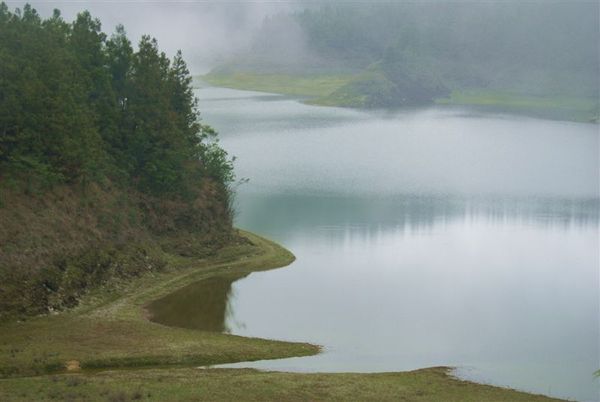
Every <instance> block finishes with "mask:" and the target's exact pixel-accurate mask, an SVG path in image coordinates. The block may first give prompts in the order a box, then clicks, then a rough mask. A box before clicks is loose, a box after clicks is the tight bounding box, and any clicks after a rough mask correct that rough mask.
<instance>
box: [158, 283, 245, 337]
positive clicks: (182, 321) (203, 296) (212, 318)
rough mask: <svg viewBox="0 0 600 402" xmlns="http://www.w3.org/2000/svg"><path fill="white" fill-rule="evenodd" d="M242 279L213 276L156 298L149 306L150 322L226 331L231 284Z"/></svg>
mask: <svg viewBox="0 0 600 402" xmlns="http://www.w3.org/2000/svg"><path fill="white" fill-rule="evenodd" d="M245 276H246V275H243V274H237V275H223V276H214V277H211V278H208V279H205V280H202V281H200V282H197V283H193V284H191V285H189V286H186V287H184V288H182V289H180V290H178V291H176V292H174V293H171V294H169V295H167V296H165V297H163V298H161V299H158V300H156V301H154V302H153V303H151V304H150V305H149V306H148V310H149V311H150V313H151V315H152V318H151V320H152V321H154V322H158V323H161V324H164V325H169V326H174V327H183V328H193V329H200V330H204V331H215V332H229V330H230V329H229V328H227V325H226V322H227V320H228V318H230V317H231V316H232V315H233V312H232V311H231V308H230V306H229V305H228V300H229V298H230V297H231V296H232V288H231V284H232V283H233V282H234V281H236V280H238V279H241V278H243V277H245Z"/></svg>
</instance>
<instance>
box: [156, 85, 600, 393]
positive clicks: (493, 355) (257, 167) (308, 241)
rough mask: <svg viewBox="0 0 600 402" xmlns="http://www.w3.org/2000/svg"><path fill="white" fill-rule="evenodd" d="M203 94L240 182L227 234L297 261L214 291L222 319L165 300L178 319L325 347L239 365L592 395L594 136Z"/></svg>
mask: <svg viewBox="0 0 600 402" xmlns="http://www.w3.org/2000/svg"><path fill="white" fill-rule="evenodd" d="M198 95H199V96H200V98H201V102H200V106H201V110H202V112H203V117H204V119H205V121H206V122H207V123H210V124H211V125H212V126H214V127H215V128H216V129H217V130H218V131H219V132H220V133H221V137H222V145H223V146H224V147H225V148H226V149H227V150H228V151H229V152H230V153H231V154H233V155H236V156H237V158H238V160H237V163H236V167H237V172H238V176H239V177H248V178H250V182H249V183H248V184H245V185H242V186H240V188H239V190H238V197H237V200H238V208H237V209H238V216H237V218H236V222H237V225H238V226H239V227H242V228H244V229H248V230H251V231H254V232H256V233H259V234H262V235H265V236H267V237H270V238H272V239H274V240H276V241H278V242H280V243H281V244H283V245H285V246H286V247H287V248H289V249H290V250H291V251H292V252H294V254H295V255H296V256H297V261H296V262H295V263H293V264H292V265H290V266H289V267H286V268H283V269H279V270H275V271H268V272H261V273H253V274H251V275H249V276H247V277H245V278H243V279H240V280H236V281H233V279H235V278H232V279H231V281H229V282H227V283H225V284H220V285H219V291H218V292H213V294H212V296H210V298H211V300H212V299H213V298H214V297H215V294H217V293H218V294H219V295H220V296H218V297H217V298H219V297H220V298H221V299H219V300H220V301H218V302H216V305H218V307H216V308H203V307H197V308H189V306H190V305H192V304H193V303H191V302H190V300H196V302H195V303H197V304H198V305H200V304H202V300H203V297H204V296H203V295H206V294H208V293H207V292H208V290H207V289H206V287H204V288H203V287H202V285H196V286H198V287H197V288H194V287H190V288H188V289H187V290H186V291H185V292H184V293H185V295H187V296H185V297H183V296H182V297H181V298H179V299H178V297H177V296H176V295H172V296H171V297H172V299H171V300H170V302H169V304H171V307H169V308H170V309H171V310H168V311H167V315H171V316H173V317H176V316H177V317H178V318H177V320H176V321H177V322H176V323H174V325H180V326H190V327H202V326H203V325H206V324H207V323H208V324H209V325H210V326H212V328H213V329H217V330H226V331H228V332H231V333H234V334H240V335H248V336H258V337H266V338H276V339H286V340H297V341H306V342H311V343H316V344H320V345H323V346H324V347H325V352H324V353H323V354H321V355H318V356H315V357H306V358H296V359H284V360H277V361H265V362H255V363H244V364H240V365H241V366H245V367H260V368H266V369H286V370H294V371H392V370H410V369H416V368H422V367H427V366H434V365H451V366H456V367H459V370H458V371H457V372H458V374H459V375H461V376H463V377H466V378H471V379H476V380H478V381H484V382H489V383H493V384H498V385H505V386H510V387H513V388H518V389H522V390H525V391H530V392H536V393H543V394H548V395H553V396H558V397H566V398H567V397H568V398H576V399H579V400H597V399H598V392H599V388H598V381H597V380H594V379H593V372H594V371H595V370H597V369H598V368H600V363H599V353H600V347H599V339H600V330H599V296H600V295H599V291H598V288H599V273H598V271H599V266H600V265H599V264H600V261H599V258H600V257H599V254H600V250H599V245H598V241H599V235H598V227H599V213H598V208H599V205H600V203H599V188H598V186H599V172H598V163H599V161H598V160H599V157H598V150H599V135H598V127H597V126H594V125H588V124H578V123H566V122H556V121H544V120H537V119H529V118H523V117H514V116H502V115H484V114H476V113H471V112H468V111H465V110H461V109H427V110H413V111H409V112H403V113H386V112H370V113H366V112H359V111H353V110H345V109H337V108H319V107H312V106H307V105H303V104H300V103H298V102H296V101H295V100H293V99H286V98H285V97H280V96H271V95H266V94H259V93H253V92H243V91H235V90H227V89H217V88H203V89H200V90H199V91H198ZM209 293H210V292H209ZM177 300H181V303H184V304H185V305H186V306H187V307H185V308H184V307H178V306H181V305H178V304H177V303H179V302H178V301H177ZM169 311H170V312H169ZM207 329H209V328H207Z"/></svg>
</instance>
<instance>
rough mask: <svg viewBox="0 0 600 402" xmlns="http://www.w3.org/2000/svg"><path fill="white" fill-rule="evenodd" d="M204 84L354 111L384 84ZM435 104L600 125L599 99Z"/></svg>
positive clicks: (473, 93) (464, 97)
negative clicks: (289, 96)
mask: <svg viewBox="0 0 600 402" xmlns="http://www.w3.org/2000/svg"><path fill="white" fill-rule="evenodd" d="M202 80H203V81H205V82H206V83H208V84H210V85H213V86H217V87H225V88H234V89H241V90H252V91H259V92H269V93H277V94H284V95H294V96H302V97H308V98H310V99H308V100H306V101H305V103H307V104H311V105H318V106H337V107H352V108H364V107H370V105H369V104H368V103H369V91H370V89H369V87H368V86H369V85H370V83H374V85H382V83H383V81H382V80H381V77H378V76H376V75H373V73H372V72H371V71H368V70H366V71H363V72H362V73H358V74H350V73H345V74H315V75H296V74H259V73H249V72H244V73H239V72H238V73H223V72H218V73H210V74H207V75H205V76H203V77H202ZM383 89H384V88H383ZM371 92H372V91H371ZM435 103H436V104H438V105H455V106H470V107H474V108H479V109H482V110H487V111H493V112H504V113H516V114H524V115H529V116H535V117H541V118H547V119H553V120H568V121H579V122H598V118H599V105H598V99H597V98H586V97H575V96H564V95H550V94H549V95H527V94H519V93H516V92H508V91H499V90H489V89H472V90H465V91H453V92H452V94H451V95H450V96H449V97H448V98H443V99H437V100H436V102H435Z"/></svg>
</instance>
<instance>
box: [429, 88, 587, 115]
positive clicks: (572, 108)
mask: <svg viewBox="0 0 600 402" xmlns="http://www.w3.org/2000/svg"><path fill="white" fill-rule="evenodd" d="M436 103H438V104H441V105H464V106H475V107H481V108H484V109H487V110H493V111H499V112H509V113H521V114H528V115H534V116H539V117H544V118H550V119H558V120H571V121H582V122H594V121H595V122H597V121H598V111H599V109H598V108H599V105H598V99H597V98H585V97H569V96H561V95H526V94H519V93H516V92H506V91H495V90H483V89H481V90H468V91H454V92H452V94H451V95H450V97H448V98H444V99H438V100H437V101H436Z"/></svg>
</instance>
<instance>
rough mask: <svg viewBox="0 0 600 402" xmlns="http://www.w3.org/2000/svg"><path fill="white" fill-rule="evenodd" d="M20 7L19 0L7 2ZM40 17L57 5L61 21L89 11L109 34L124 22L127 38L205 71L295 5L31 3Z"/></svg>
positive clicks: (196, 71) (247, 43)
mask: <svg viewBox="0 0 600 402" xmlns="http://www.w3.org/2000/svg"><path fill="white" fill-rule="evenodd" d="M6 3H7V4H8V6H9V8H11V9H14V8H16V7H20V8H22V7H23V5H24V4H25V3H24V2H22V1H6ZM29 3H30V4H31V5H32V6H33V7H34V8H35V9H36V10H37V11H38V12H39V13H40V15H41V16H42V17H44V18H46V17H49V16H51V15H52V12H53V10H54V9H59V10H60V11H61V15H62V16H63V18H64V19H65V20H66V21H72V20H73V19H74V18H75V17H76V15H77V14H78V13H79V12H81V11H83V10H88V11H90V13H91V14H92V16H93V17H95V18H98V19H99V20H100V21H101V22H102V29H103V30H104V31H105V32H106V33H107V34H110V33H112V32H114V30H115V27H116V26H117V25H118V24H123V25H124V26H125V30H126V31H127V34H128V36H129V37H130V39H131V40H132V42H134V43H137V42H138V41H139V39H140V37H141V36H142V35H145V34H148V35H151V36H153V37H155V38H156V39H157V40H158V43H159V46H160V48H161V50H163V51H164V52H165V53H166V54H168V55H170V56H172V55H173V54H174V53H175V52H176V51H177V50H179V49H181V50H182V51H183V53H184V57H185V58H186V61H187V62H188V65H189V66H190V70H191V71H192V73H194V74H200V73H203V72H206V71H207V70H208V69H210V68H211V67H212V66H214V65H215V64H218V63H219V62H220V61H221V60H223V59H225V58H229V57H231V56H232V55H235V54H236V53H238V52H240V51H242V50H245V49H247V48H248V47H249V46H250V43H251V41H252V40H253V35H254V34H255V32H256V31H257V29H258V28H259V27H260V26H261V24H262V22H263V20H264V19H265V17H267V16H269V15H274V14H277V13H286V12H289V11H292V9H294V8H295V5H294V3H290V2H218V1H170V0H163V1H127V2H120V1H110V0H107V1H103V0H100V1H98V0H97V1H52V2H49V1H31V2H29Z"/></svg>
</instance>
